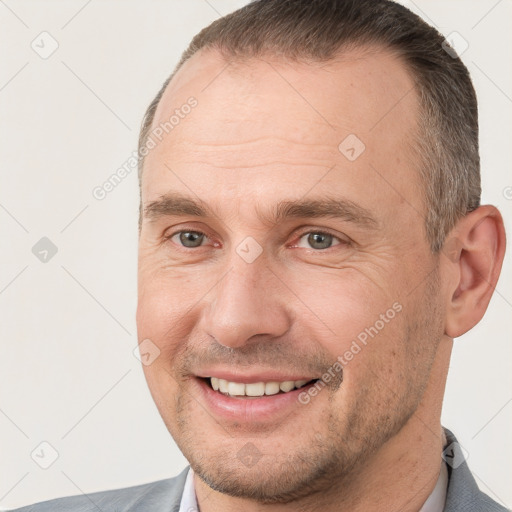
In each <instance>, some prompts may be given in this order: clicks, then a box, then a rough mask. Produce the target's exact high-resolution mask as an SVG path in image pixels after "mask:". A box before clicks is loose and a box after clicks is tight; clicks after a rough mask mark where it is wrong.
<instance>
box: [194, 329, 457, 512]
mask: <svg viewBox="0 0 512 512" xmlns="http://www.w3.org/2000/svg"><path fill="white" fill-rule="evenodd" d="M451 348H452V340H451V339H448V338H443V340H442V341H441V344H440V346H439V348H438V352H437V356H436V360H435V362H434V365H433V368H432V373H431V377H430V380H429V384H428V386H427V389H426V390H425V394H424V396H423V399H422V401H421V403H420V404H419V406H418V408H417V410H416V411H415V413H414V414H413V415H412V416H411V418H410V419H409V421H408V422H407V423H406V424H405V425H404V427H403V428H402V429H401V430H400V431H399V432H398V433H397V434H396V435H395V436H394V437H392V438H391V439H389V440H388V441H387V442H386V443H385V444H384V445H383V446H382V447H381V448H380V449H379V450H378V452H376V453H375V454H374V456H373V457H372V458H371V459H370V460H368V461H366V463H365V464H364V465H361V466H360V467H359V468H358V469H357V471H355V472H354V473H353V474H351V475H350V480H348V479H346V480H343V481H339V482H336V483H333V485H332V487H331V489H330V490H329V491H328V492H322V493H321V495H320V493H316V494H312V495H310V496H307V497H305V498H303V499H301V500H298V501H295V502H292V503H288V504H270V505H268V504H265V505H264V504H261V503H258V502H255V501H251V500H247V499H244V498H237V497H232V496H228V495H225V494H222V493H220V492H218V491H215V490H212V489H211V488H210V487H209V486H208V485H206V484H205V483H204V482H203V481H202V480H201V479H200V478H199V477H198V476H197V474H194V486H195V491H196V497H197V501H198V505H199V509H200V510H201V512H238V511H239V510H244V511H245V512H296V511H297V510H301V511H302V512H309V511H313V510H322V511H323V512H340V511H345V510H346V511H349V510H350V512H363V511H364V512H380V511H382V510H387V511H400V512H418V511H419V510H420V509H421V507H422V506H423V504H424V503H425V501H426V500H427V498H428V497H429V495H430V494H431V493H432V491H433V490H434V487H435V485H436V483H437V479H438V477H439V472H440V469H441V461H442V459H441V452H442V449H443V446H444V444H445V442H446V439H445V436H444V432H443V429H442V427H441V408H442V397H443V395H444V389H445V384H446V376H447V371H448V363H449V358H450V352H451Z"/></svg>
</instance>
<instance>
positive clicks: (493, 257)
mask: <svg viewBox="0 0 512 512" xmlns="http://www.w3.org/2000/svg"><path fill="white" fill-rule="evenodd" d="M442 255H443V256H444V257H445V258H446V261H445V265H446V266H447V267H448V269H449V270H448V272H449V273H450V274H451V275H452V276H453V278H454V279H453V280H452V281H453V284H452V285H451V289H449V290H448V304H447V316H446V330H445V333H446V335H447V336H449V337H450V338H456V337H458V336H461V335H462V334H464V333H465V332H467V331H469V330H470V329H471V328H472V327H474V326H475V325H476V324H477V323H478V322H479V321H480V320H481V318H482V317H483V315H484V313H485V311H486V309H487V306H488V304H489V301H490V300H491V296H492V294H493V292H494V288H495V287H496V283H497V282H498V278H499V275H500V271H501V265H502V263H503V257H504V255H505V228H504V226H503V219H502V217H501V214H500V212H499V211H498V209H497V208H496V207H494V206H490V205H486V206H480V207H479V208H477V209H476V210H474V211H473V212H471V213H468V214H467V215H466V216H465V217H463V218H462V219H460V221H459V222H458V223H457V225H456V226H455V227H454V229H453V230H452V231H451V233H450V234H449V235H448V236H447V238H446V241H445V246H444V247H443V250H442Z"/></svg>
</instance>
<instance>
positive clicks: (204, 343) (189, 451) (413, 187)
mask: <svg viewBox="0 0 512 512" xmlns="http://www.w3.org/2000/svg"><path fill="white" fill-rule="evenodd" d="M190 96H194V97H195V98H196V99H197V106H196V107H195V108H194V109H193V111H192V112H191V113H190V114H189V115H187V116H186V117H184V119H181V120H180V123H179V125H177V126H175V127H174V129H173V130H172V131H170V132H169V134H168V135H167V136H165V137H164V138H163V140H162V141H161V142H160V143H159V144H158V145H157V146H156V147H155V148H154V149H152V151H151V152H150V153H149V155H148V156H147V157H146V160H145V167H144V175H143V180H142V188H141V190H142V203H143V207H144V208H146V207H147V206H148V205H150V204H151V203H153V204H154V202H155V201H158V200H159V198H161V197H162V196H163V195H164V194H168V193H180V194H183V195H187V196H189V197H191V198H192V199H194V200H198V198H200V200H201V201H203V202H204V203H205V204H206V205H208V206H209V207H210V209H211V210H213V215H211V216H206V217H197V216H193V215H185V216H178V215H154V216H152V217H151V216H144V217H143V221H142V228H141V233H140V246H139V274H138V276H139V303H138V309H137V325H138V337H139V340H141V341H142V340H144V339H150V340H151V341H152V342H153V343H154V344H155V345H157V346H158V348H159V350H160V355H159V357H158V358H157V359H156V360H155V361H154V362H153V363H152V364H151V365H148V366H144V372H145V376H146V379H147V382H148V385H149V388H150V391H151V394H152V396H153V399H154V401H155V403H156V405H157V407H158V410H159V412H160V414H161V416H162V419H163V420H164V422H165V424H166V426H167V428H168V430H169V432H170V433H171V435H172V436H173V438H174V439H175V441H176V443H177V444H178V446H179V447H180V449H181V450H182V452H183V453H184V455H185V457H186V458H187V459H188V460H189V462H190V464H191V466H192V468H193V469H194V471H195V473H196V474H195V480H194V482H195V487H196V494H197V498H198V503H199V506H200V508H201V511H202V512H213V511H221V510H222V511H231V510H233V511H235V510H237V511H238V510H245V511H249V512H252V511H256V510H265V511H278V510H282V511H297V510H301V511H309V510H320V509H321V510H323V511H331V510H332V511H334V510H342V509H343V510H352V511H362V510H365V511H373V510H375V511H377V510H389V511H391V510H401V511H403V512H407V511H411V512H412V511H417V510H419V509H420V508H421V505H422V504H423V503H424V501H425V500H426V498H427V497H428V495H429V494H430V493H431V491H432V489H433V487H434V485H435V483H436V481H437V478H438V474H439V470H440V464H441V458H440V453H441V451H442V445H443V433H442V429H441V425H440V414H441V405H442V398H443V393H444V386H445V381H446V374H447V370H448V364H449V357H450V352H451V348H452V343H453V341H452V338H453V337H455V336H459V335H460V334H462V333H463V332H465V331H467V330H468V329H470V328H471V327H472V326H473V325H474V324H476V323H477V322H478V321H479V319H480V318H481V316H482V315H483V313H484V312H485V309H486V307H487V304H488V302H489V299H490V296H491V294H492V288H493V282H494V283H495V282H496V280H497V277H498V274H499V270H500V266H501V260H502V258H503V251H504V232H503V225H502V220H501V217H500V215H499V213H498V212H497V210H496V209H495V208H493V207H481V208H479V209H478V210H476V211H475V212H473V213H471V214H469V215H468V216H466V217H464V218H463V219H462V220H461V222H459V224H458V225H457V226H456V227H455V228H454V231H453V232H452V233H451V234H450V235H449V237H448V240H449V241H450V243H449V244H448V246H447V247H448V248H449V250H446V251H442V252H441V253H439V254H432V253H431V252H430V249H429V244H428V241H427V239H426V236H425V228H424V212H425V211H426V205H425V204H424V203H423V196H422V193H421V190H422V189H421V183H420V180H419V176H418V173H417V170H416V169H417V166H418V165H419V163H418V162H417V161H416V160H415V158H414V156H413V152H412V151H411V145H412V144H413V143H414V141H413V136H414V134H416V133H417V129H418V127H417V117H418V105H417V98H416V95H415V92H414V90H413V80H412V79H411V77H410V76H409V74H408V73H407V71H406V70H405V69H404V66H403V65H402V63H401V62H400V60H399V59H398V58H397V57H396V56H394V55H393V54H391V53H389V52H386V51H383V50H378V49H364V50H363V49H361V50H357V51H355V50H353V51H351V52H346V53H343V54H340V56H339V58H337V59H336V60H334V61H331V62H329V63H297V62H288V61H285V60H279V59H277V58H275V57H265V58H261V59H251V60H248V61H244V62H232V63H231V64H229V65H227V63H226V61H225V60H224V59H223V58H222V57H221V56H220V55H219V54H218V53H216V52H214V51H211V50H210V51H206V52H205V51H200V52H198V53H197V54H196V55H194V56H193V57H192V58H191V59H190V60H189V61H188V62H187V63H186V64H185V65H184V66H183V67H182V68H181V69H180V71H179V72H178V73H177V75H176V76H175V78H174V79H173V80H172V82H171V83H170V84H169V86H168V88H167V90H166V92H165V94H164V96H163V98H162V101H161V102H160V104H159V106H158V110H157V112H156V117H155V121H154V124H153V126H154V127H156V126H157V125H158V124H159V123H162V122H165V121H166V120H168V119H169V116H170V115H171V114H172V112H174V111H175V109H176V108H180V106H181V105H183V104H184V103H186V101H187V99H188V98H189V97H190ZM349 134H356V135H357V137H358V138H359V139H360V140H362V141H363V143H364V144H365V151H364V152H363V153H362V154H361V155H360V156H359V157H358V158H357V159H356V160H354V161H350V160H348V159H347V158H346V157H345V156H344V155H343V154H342V153H341V152H340V151H339V150H338V145H339V144H340V143H341V142H342V141H343V140H344V139H345V138H346V137H347V136H348V135H349ZM327 196H328V197H331V198H336V199H337V200H343V201H349V202H350V204H352V205H357V206H359V207H360V208H364V209H365V211H366V213H368V214H369V215H371V217H372V218H373V219H374V223H372V224H371V225H369V224H368V223H366V224H365V223H357V222H354V220H353V219H348V218H343V219H340V218H332V217H321V218H310V217H307V216H306V217H301V218H291V219H290V218H288V219H285V220H283V221H281V222H279V223H278V224H276V225H273V224H271V223H270V221H269V219H268V217H270V212H271V211H272V208H273V207H274V206H275V205H276V204H277V203H278V202H279V201H288V200H298V199H302V200H304V199H324V198H325V197H327ZM154 211H156V209H154ZM262 217H263V218H262ZM265 219H266V220H265ZM180 230H181V231H184V232H187V231H188V232H193V231H195V230H198V231H200V232H203V233H204V234H205V236H204V237H203V238H199V241H198V245H199V244H200V245H199V246H198V247H192V248H190V247H184V246H183V239H182V238H180V235H179V234H177V235H175V233H177V232H179V231H180ZM319 232H320V233H328V234H330V235H332V236H333V238H332V239H331V238H329V237H328V238H327V242H332V244H331V246H329V243H327V247H326V248H318V246H315V245H313V246H312V245H311V237H309V235H310V234H311V233H319ZM246 237H252V238H253V239H254V240H256V241H257V242H258V244H259V246H260V247H261V249H262V253H261V255H260V256H259V257H258V258H257V259H255V261H254V262H252V263H247V262H246V261H245V260H244V259H243V258H242V257H240V255H239V253H238V252H237V247H238V246H239V244H240V243H241V242H242V241H244V240H245V239H246ZM324 240H325V239H324ZM185 242H186V240H185ZM180 243H181V245H180ZM393 304H399V305H400V307H401V310H400V312H399V313H397V314H396V315H395V316H394V318H393V319H392V320H390V321H389V322H387V323H386V324H385V326H384V327H383V328H382V329H380V330H379V332H378V334H377V335H376V336H375V337H373V338H371V340H369V342H368V344H367V345H366V346H364V348H363V349H362V350H361V351H360V352H359V353H358V354H357V355H355V356H354V357H353V359H352V360H350V361H349V362H347V364H346V365H345V367H344V368H343V374H342V377H343V381H342V382H341V380H340V379H337V380H333V381H331V382H330V383H328V384H327V385H326V386H325V388H324V389H322V391H321V392H319V393H318V395H317V396H315V397H314V398H312V399H311V401H310V403H308V404H307V405H303V404H300V403H297V404H296V405H295V406H294V407H293V410H291V413H290V414H288V415H286V416H285V417H283V418H280V419H279V421H277V422H275V421H268V420H265V419H261V418H258V417H250V418H249V417H243V418H240V421H234V420H225V419H222V418H220V417H217V416H215V415H214V414H212V413H211V411H210V410H209V409H208V406H207V405H206V404H205V402H204V399H203V397H202V394H201V393H200V390H199V388H198V385H197V381H196V379H195V377H194V375H196V374H200V373H201V371H202V370H203V369H205V368H208V367H211V366H216V365H218V366H222V367H223V368H226V369H229V370H230V371H233V372H236V373H239V374H241V375H243V374H244V370H247V369H248V368H250V370H251V371H252V372H256V371H257V370H262V371H263V370H270V369H274V370H280V371H283V372H290V373H304V374H307V375H314V376H316V377H321V375H322V374H323V373H324V372H325V371H326V370H327V369H328V368H329V367H330V366H332V364H333V363H334V362H335V361H336V360H337V357H338V356H339V355H343V354H344V353H345V352H346V351H347V350H348V349H349V348H350V346H351V343H352V342H353V340H355V339H356V338H357V336H358V335H359V334H360V333H361V332H363V331H364V330H365V328H368V327H370V326H373V325H375V323H376V321H377V320H379V318H380V315H381V314H385V312H386V311H387V310H389V309H390V308H392V306H393ZM249 442H250V443H252V445H254V446H255V447H256V448H257V450H258V451H259V452H260V453H261V454H262V456H261V458H260V460H259V461H258V462H257V463H256V464H255V465H253V466H251V467H247V466H246V465H245V464H243V463H242V461H241V459H240V457H238V456H237V454H238V452H239V451H240V450H241V449H243V448H244V446H247V444H248V443H249Z"/></svg>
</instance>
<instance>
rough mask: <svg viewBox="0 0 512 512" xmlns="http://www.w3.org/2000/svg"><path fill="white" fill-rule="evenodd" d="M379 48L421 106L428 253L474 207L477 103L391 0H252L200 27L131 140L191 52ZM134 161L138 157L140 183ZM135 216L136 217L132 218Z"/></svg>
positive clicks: (311, 56)
mask: <svg viewBox="0 0 512 512" xmlns="http://www.w3.org/2000/svg"><path fill="white" fill-rule="evenodd" d="M368 45H371V46H375V45H378V46H380V47H382V48H387V49H389V50H391V51H393V52H395V53H396V54H398V55H399V56H400V57H401V58H402V60H403V62H404V63H405V65H406V67H407V69H408V70H409V72H410V73H411V75H412V77H413V79H414V81H415V88H416V92H417V96H418V98H419V102H420V120H419V124H420V134H419V136H418V137H417V141H416V144H415V146H416V148H415V149H416V151H417V153H418V155H419V156H420V162H421V165H420V175H421V178H422V182H423V184H424V188H425V198H424V199H425V203H426V210H427V212H426V219H425V229H426V233H427V238H428V241H429V243H430V246H431V249H432V251H433V252H436V251H438V250H439V249H440V248H441V247H442V246H443V243H444V240H445V238H446V234H447V233H448V232H449V231H450V230H451V229H452V228H453V226H454V225H455V223H456V222H457V220H458V219H459V218H460V217H462V216H464V215H466V214H467V213H468V212H470V211H472V210H474V209H475V208H477V207H478V206H479V204H480V193H481V187H480V159H479V154H478V112H477V100H476V95H475V91H474V88H473V85H472V83H471V78H470V76H469V72H468V70H467V68H466V66H464V64H463V63H462V61H461V60H460V58H459V57H458V56H457V55H456V54H455V53H454V51H453V50H451V51H446V50H447V49H448V50H449V47H447V46H446V42H445V38H444V37H443V36H442V35H441V34H440V33H439V32H438V31H437V30H436V29H435V28H433V27H431V26H430V25H428V24H427V23H425V22H424V21H423V20H422V19H421V18H420V17H419V16H417V15H415V14H414V13H413V12H411V11H410V10H408V9H407V8H405V7H403V6H402V5H400V4H397V3H395V2H393V1H390V0H256V1H253V2H251V3H250V4H248V5H246V6H245V7H242V8H241V9H238V10H237V11H235V12H233V13H231V14H229V15H227V16H224V17H222V18H220V19H218V20H216V21H214V22H213V23H212V24H211V25H209V26H208V27H206V28H204V29H203V30H201V31H200V32H199V33H198V34H197V35H196V36H195V37H194V38H193V39H192V41H191V43H190V45H189V47H188V48H187V49H186V50H185V52H184V53H183V55H182V57H181V60H180V62H179V63H178V65H177V66H176V68H175V70H174V72H173V73H172V74H171V76H170V77H169V78H168V79H167V80H166V81H165V83H164V85H163V86H162V88H161V89H160V91H159V93H158V94H157V96H156V97H155V99H154V100H153V101H152V102H151V104H150V105H149V107H148V109H147V111H146V114H145V116H144V119H143V123H142V128H141V132H140V137H139V155H140V149H141V147H142V146H143V145H144V144H145V143H146V140H147V137H148V134H149V131H150V129H151V126H152V123H153V119H154V115H155V111H156V108H157V106H158V103H159V101H160V99H161V97H162V95H163V93H164V91H165V88H166V87H167V85H168V84H169V82H170V81H171V79H172V78H173V76H174V75H175V73H176V72H177V71H178V70H179V69H180V67H181V66H182V65H183V63H184V62H185V61H187V60H188V59H189V58H190V57H192V55H194V54H195V53H196V52H197V51H198V50H200V49H203V48H205V49H212V50H217V51H220V52H221V53H222V55H223V56H224V57H226V58H242V59H247V58H253V57H260V56H264V55H279V56H282V57H284V58H287V59H290V60H296V61H299V60H301V59H304V60H314V61H319V62H321V61H328V60H331V59H333V58H334V57H336V55H337V54H338V53H339V52H340V51H343V50H344V49H345V50H346V49H350V48H356V47H362V46H363V47H364V46H368ZM143 164H144V161H143V158H140V159H139V180H141V179H142V168H143ZM141 215H142V212H141Z"/></svg>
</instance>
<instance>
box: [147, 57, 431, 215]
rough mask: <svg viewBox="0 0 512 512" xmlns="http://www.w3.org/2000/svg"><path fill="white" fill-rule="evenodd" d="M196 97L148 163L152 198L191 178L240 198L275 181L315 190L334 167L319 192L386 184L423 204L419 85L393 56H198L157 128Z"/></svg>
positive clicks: (171, 93) (173, 87)
mask: <svg viewBox="0 0 512 512" xmlns="http://www.w3.org/2000/svg"><path fill="white" fill-rule="evenodd" d="M191 97H193V98H194V100H195V101H196V103H197V104H196V106H195V107H194V108H193V109H192V110H191V111H190V112H189V113H188V114H186V115H183V116H182V118H181V117H180V121H179V123H177V124H176V126H173V128H172V130H170V131H169V132H168V133H167V134H165V133H164V134H163V135H164V136H163V138H162V140H161V141H157V144H156V147H155V148H154V149H153V150H152V151H151V152H150V153H149V155H148V156H147V158H146V162H145V170H144V179H143V183H142V196H143V200H144V201H145V202H147V201H151V200H154V199H156V197H157V196H159V195H161V194H162V193H163V192H165V191H166V190H168V189H169V188H173V187H175V186H176V187H178V188H183V184H180V181H183V180H180V177H185V176H186V180H185V181H186V182H187V184H191V185H194V186H198V185H199V187H200V188H201V192H202V193H203V194H204V195H206V196H208V193H210V194H211V193H212V192H213V191H215V193H216V194H217V192H220V191H221V190H220V188H219V187H221V188H222V191H221V192H222V193H223V194H228V191H231V192H232V193H233V197H234V194H235V193H236V194H238V195H239V196H238V197H240V194H246V193H248V192H250V191H254V194H257V193H258V192H259V191H261V192H265V193H268V191H269V190H270V189H272V190H275V186H276V184H278V186H279V185H282V186H283V187H287V188H288V189H290V188H293V187H294V186H296V185H297V180H299V181H300V180H303V181H304V185H305V186H310V185H311V183H313V182H314V181H315V180H316V179H317V178H318V177H320V176H321V175H323V174H325V171H327V170H328V169H329V168H332V167H333V165H334V166H336V167H337V168H338V169H339V170H340V172H338V173H330V175H329V176H328V177H327V179H323V180H322V183H321V184H319V187H320V190H318V189H317V191H321V188H322V187H324V191H326V190H329V191H331V190H332V187H333V186H336V185H337V184H339V183H343V188H344V190H345V191H348V192H350V191H352V190H353V191H358V189H360V188H361V187H362V186H365V187H366V189H367V190H368V191H369V192H370V194H369V195H371V192H372V191H373V192H375V190H376V188H378V187H379V186H382V180H383V179H384V180H385V181H388V182H389V185H390V186H391V187H392V188H395V189H396V193H397V194H398V195H399V196H400V197H402V198H406V201H412V202H413V203H417V208H421V206H420V204H419V202H418V194H417V192H418V189H419V183H418V173H417V172H416V170H415V166H416V165H417V164H415V158H414V155H413V152H412V151H411V147H412V145H413V136H414V134H416V133H417V119H418V102H417V96H416V92H415V90H414V81H413V79H412V77H411V76H410V74H409V72H408V71H407V69H406V68H405V66H404V64H403V63H402V62H401V60H400V59H399V58H398V57H397V56H396V55H394V54H393V53H391V52H389V51H384V50H382V49H374V48H366V49H360V50H353V51H350V52H344V53H340V55H339V56H337V57H336V59H333V60H331V61H329V62H296V61H290V60H286V59H278V58H276V57H275V56H274V57H272V56H268V57H261V58H253V59H245V60H236V61H228V60H226V59H225V58H223V57H222V56H221V55H220V54H219V53H218V52H215V51H211V50H208V51H204V50H201V51H199V52H197V53H196V54H195V55H194V56H193V57H192V58H191V59H189V61H187V62H186V63H185V64H184V65H183V67H182V68H181V69H180V70H179V71H178V73H177V74H176V76H175V77H174V78H173V80H172V81H171V83H170V84H169V86H168V87H167V89H166V91H165V93H164V95H163V97H162V99H161V101H160V103H159V105H158V108H157V110H156V113H155V118H154V121H153V125H152V129H153V130H155V129H156V128H158V127H159V126H164V125H165V123H168V122H169V119H170V116H171V115H172V114H173V113H175V112H177V111H178V113H179V112H180V109H181V108H182V106H183V105H185V104H186V103H187V102H188V101H189V99H190V98H191ZM185 110H186V111H187V112H188V111H189V110H190V109H188V108H187V109H185ZM340 144H341V145H340ZM352 149H354V150H355V152H360V151H361V150H362V149H364V153H363V154H362V157H361V158H357V159H356V160H351V159H350V158H347V157H350V156H352V155H351V154H350V153H346V150H349V151H351V150H352ZM344 151H345V153H344ZM352 153H354V152H352ZM169 169H172V174H171V173H170V172H169ZM376 173H377V174H379V175H380V178H378V177H377V176H376ZM356 175H357V177H356V178H355V176H356ZM308 177H311V179H308ZM177 178H178V179H177ZM354 178H355V179H354ZM370 178H371V179H370ZM244 184H245V185H244ZM297 192H298V194H302V193H303V192H304V190H303V188H301V187H299V188H298V190H297ZM215 197H217V198H218V197H219V196H218V195H215ZM407 198H408V199H407ZM226 199H229V198H228V196H227V195H226Z"/></svg>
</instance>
